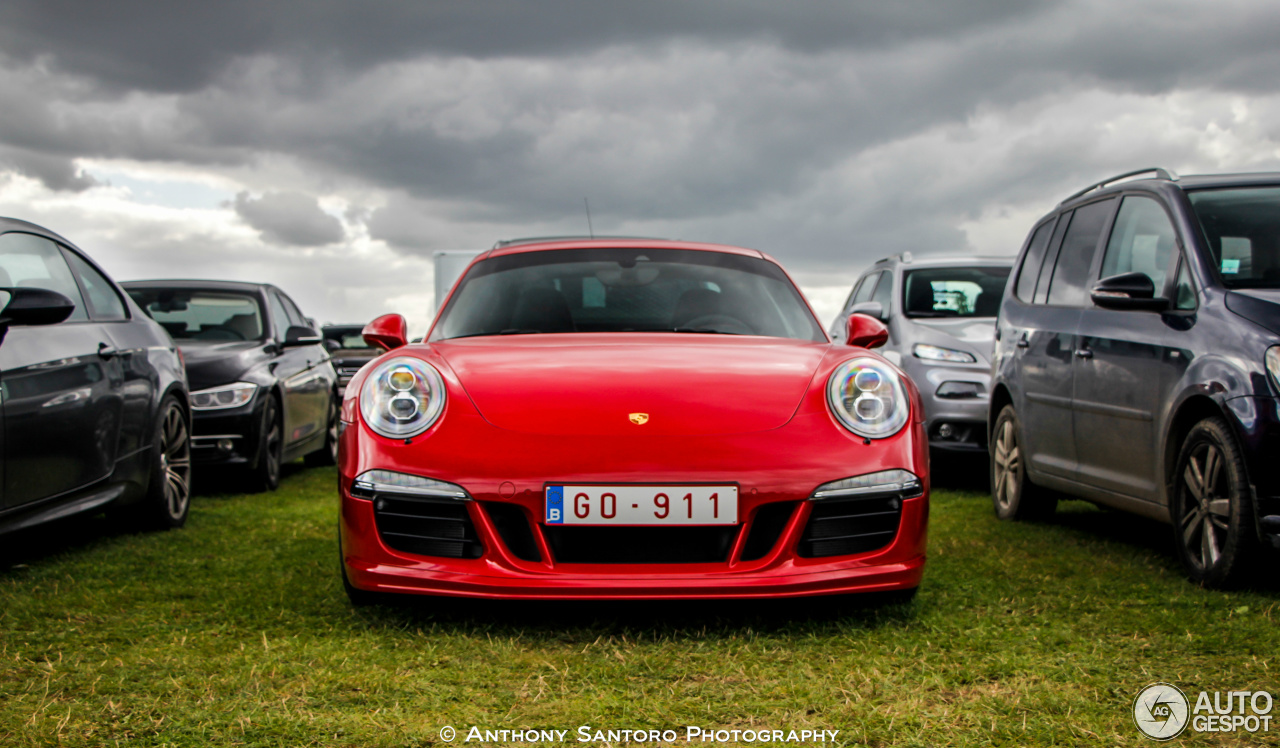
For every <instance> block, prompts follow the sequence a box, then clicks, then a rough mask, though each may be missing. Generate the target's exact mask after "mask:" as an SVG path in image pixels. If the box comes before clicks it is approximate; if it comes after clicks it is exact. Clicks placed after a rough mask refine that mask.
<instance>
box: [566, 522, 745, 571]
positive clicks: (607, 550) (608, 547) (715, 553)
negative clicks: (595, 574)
mask: <svg viewBox="0 0 1280 748" xmlns="http://www.w3.org/2000/svg"><path fill="white" fill-rule="evenodd" d="M740 527H741V526H740V525H715V526H711V527H572V526H568V527H566V526H564V525H546V526H544V527H543V528H542V536H543V537H544V538H546V541H547V545H548V546H549V547H550V548H551V555H552V556H553V557H554V558H555V560H556V562H557V563H562V564H701V563H724V562H725V561H727V560H728V558H729V551H730V550H731V549H732V548H733V541H734V540H735V539H736V538H737V536H738V530H739V528H740Z"/></svg>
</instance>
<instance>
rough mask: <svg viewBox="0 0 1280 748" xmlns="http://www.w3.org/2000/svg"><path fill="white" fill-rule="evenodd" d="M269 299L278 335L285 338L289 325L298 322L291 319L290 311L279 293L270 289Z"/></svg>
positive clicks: (272, 319) (273, 322)
mask: <svg viewBox="0 0 1280 748" xmlns="http://www.w3.org/2000/svg"><path fill="white" fill-rule="evenodd" d="M267 300H268V303H270V304H271V323H272V325H273V326H274V327H275V331H276V337H278V338H280V339H282V340H283V339H284V336H285V333H287V332H288V331H289V326H290V325H295V324H297V323H296V322H294V321H293V320H291V319H289V312H288V310H287V309H285V306H284V302H283V301H281V300H280V296H279V295H278V294H276V293H275V292H273V291H268V292H267Z"/></svg>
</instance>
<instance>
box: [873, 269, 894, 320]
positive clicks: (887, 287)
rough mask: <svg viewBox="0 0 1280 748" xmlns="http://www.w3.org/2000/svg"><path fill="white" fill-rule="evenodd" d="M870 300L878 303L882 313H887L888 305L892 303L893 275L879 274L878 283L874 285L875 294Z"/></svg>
mask: <svg viewBox="0 0 1280 748" xmlns="http://www.w3.org/2000/svg"><path fill="white" fill-rule="evenodd" d="M871 300H872V301H878V302H880V308H881V309H883V310H884V313H885V314H888V313H889V305H890V304H891V303H893V273H881V274H880V282H879V283H877V284H876V292H875V294H874V295H873V296H872V297H871Z"/></svg>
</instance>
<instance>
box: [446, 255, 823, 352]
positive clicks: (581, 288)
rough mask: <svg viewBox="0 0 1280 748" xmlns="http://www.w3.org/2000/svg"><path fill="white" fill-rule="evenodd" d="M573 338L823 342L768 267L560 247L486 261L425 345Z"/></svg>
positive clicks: (716, 258) (757, 261)
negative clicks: (647, 335)
mask: <svg viewBox="0 0 1280 748" xmlns="http://www.w3.org/2000/svg"><path fill="white" fill-rule="evenodd" d="M574 332H620V333H621V332H673V333H701V334H726V335H766V336H771V337H779V338H795V339H800V340H814V341H825V340H826V336H825V335H824V334H823V332H822V328H821V327H819V326H818V322H817V320H815V319H814V317H813V314H812V312H810V311H809V308H808V306H807V305H806V304H805V303H804V300H803V299H802V298H801V296H800V293H799V291H797V290H796V288H795V286H794V285H792V283H791V281H790V280H789V279H788V278H787V276H786V275H785V274H784V273H783V272H782V270H781V269H780V268H779V267H778V266H777V265H775V264H774V263H772V262H769V261H767V260H763V259H761V258H758V257H748V256H744V255H736V254H729V253H725V252H707V251H698V250H681V249H564V250H548V251H543V252H521V253H516V254H509V255H501V256H498V257H494V258H492V259H488V260H483V261H481V262H478V263H476V264H475V265H473V266H472V267H471V269H470V270H469V271H468V272H467V274H466V276H465V277H463V278H462V280H461V281H459V284H458V288H457V291H456V292H455V293H454V294H453V296H452V297H451V298H450V301H449V305H448V306H447V307H445V309H444V310H443V311H442V312H441V313H440V321H439V322H438V323H437V324H436V326H435V329H434V331H433V332H432V335H431V339H432V340H444V339H448V338H460V337H469V336H476V335H515V334H531V333H574Z"/></svg>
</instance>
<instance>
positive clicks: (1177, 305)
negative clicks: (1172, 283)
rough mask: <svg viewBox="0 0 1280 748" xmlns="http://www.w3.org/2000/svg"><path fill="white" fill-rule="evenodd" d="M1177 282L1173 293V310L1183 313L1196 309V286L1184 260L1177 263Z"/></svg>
mask: <svg viewBox="0 0 1280 748" xmlns="http://www.w3.org/2000/svg"><path fill="white" fill-rule="evenodd" d="M1178 265H1179V269H1178V282H1177V286H1176V287H1175V288H1174V291H1173V308H1174V309H1180V310H1183V311H1186V310H1190V309H1195V308H1196V284H1195V281H1193V280H1191V271H1190V270H1188V269H1187V263H1186V261H1185V260H1183V261H1182V262H1180V263H1178Z"/></svg>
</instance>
